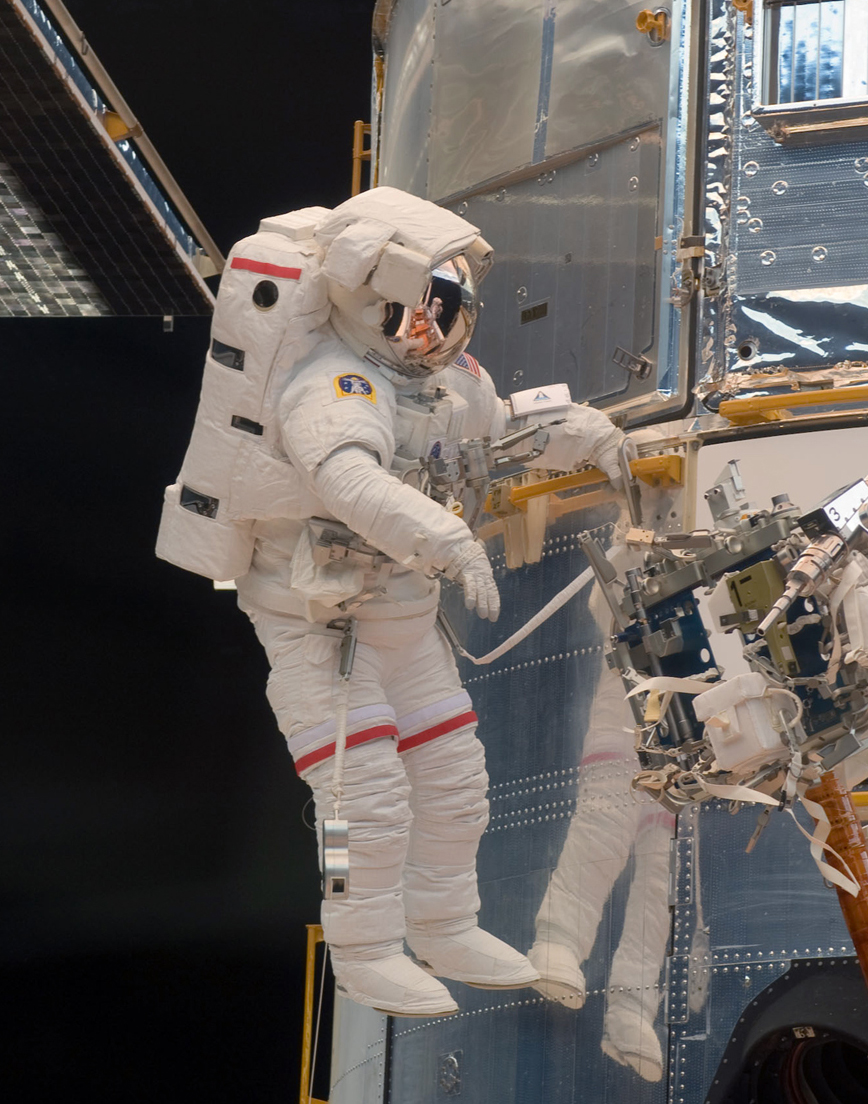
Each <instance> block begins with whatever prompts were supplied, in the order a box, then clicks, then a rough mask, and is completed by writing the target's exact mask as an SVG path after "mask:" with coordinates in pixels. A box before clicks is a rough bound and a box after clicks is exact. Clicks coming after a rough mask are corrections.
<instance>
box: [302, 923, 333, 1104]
mask: <svg viewBox="0 0 868 1104" xmlns="http://www.w3.org/2000/svg"><path fill="white" fill-rule="evenodd" d="M306 927H307V952H306V954H305V964H304V1022H303V1026H302V1031H301V1092H300V1094H299V1098H298V1099H299V1104H327V1101H324V1100H316V1099H314V1097H312V1096H311V1095H310V1091H311V1089H310V1082H311V1076H312V1073H313V1071H312V1070H311V1068H310V1065H311V1056H312V1053H313V994H314V975H315V972H316V945H317V943H322V942H323V932H322V927H321V926H320V925H319V924H307V925H306ZM323 969H325V963H323Z"/></svg>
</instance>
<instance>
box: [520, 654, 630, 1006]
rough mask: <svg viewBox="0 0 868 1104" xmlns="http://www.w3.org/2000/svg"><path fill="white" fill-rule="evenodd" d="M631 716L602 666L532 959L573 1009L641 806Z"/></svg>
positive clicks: (548, 988) (617, 684)
mask: <svg viewBox="0 0 868 1104" xmlns="http://www.w3.org/2000/svg"><path fill="white" fill-rule="evenodd" d="M632 740H633V737H632V717H631V715H630V712H629V707H628V706H626V704H625V702H624V689H623V686H622V684H621V680H620V678H619V677H618V675H617V674H616V673H615V672H613V671H610V670H609V669H608V668H603V670H602V671H601V673H600V676H599V680H598V683H597V691H596V694H595V696H594V704H593V708H592V710H591V715H590V717H589V719H588V729H587V733H586V736H585V743H584V747H583V752H582V760H581V764H580V775H579V788H578V794H577V799H576V812H575V815H574V816H573V819H572V821H571V822H570V827H569V829H568V832H567V838H566V840H565V842H564V847H563V850H562V851H561V855H560V858H559V859H558V864H557V867H556V869H555V870H554V872H553V874H552V877H551V881H550V882H549V885H548V888H547V890H546V893H545V896H544V897H543V900H542V904H541V905H540V908H539V912H538V913H537V920H536V939H535V941H534V945H533V947H532V948H531V950H530V951H529V953H528V957H529V958H530V960H531V962H532V963H533V964H534V966H535V967H536V968H537V969H538V970H539V972H540V975H541V978H542V980H541V981H540V983H539V984H538V985H537V986H536V988H537V989H538V990H539V991H540V992H541V993H542V994H543V995H544V996H546V997H549V998H550V999H551V1000H558V1001H561V1002H562V1003H564V1004H566V1005H567V1006H569V1007H571V1008H581V1007H582V1005H583V1004H584V1001H585V978H584V974H583V972H582V969H581V966H582V963H583V962H585V961H586V959H587V958H588V956H589V955H590V953H591V950H592V949H593V946H594V943H595V941H596V938H597V930H598V928H599V925H600V920H601V918H602V916H603V910H604V908H605V905H606V901H607V900H608V899H609V895H610V894H611V892H612V887H613V886H614V884H615V882H616V881H617V880H618V877H619V876H620V874H621V872H622V871H623V870H624V868H625V866H626V865H627V862H628V860H629V857H630V850H631V847H632V844H633V838H634V834H635V831H636V825H637V820H638V816H639V809H638V807H637V806H636V805H634V803H633V800H632V797H631V794H630V778H631V777H632V775H633V773H634V762H635V760H634V755H633V749H632Z"/></svg>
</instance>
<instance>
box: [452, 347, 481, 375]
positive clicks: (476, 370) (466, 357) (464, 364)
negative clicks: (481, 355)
mask: <svg viewBox="0 0 868 1104" xmlns="http://www.w3.org/2000/svg"><path fill="white" fill-rule="evenodd" d="M455 367H456V368H463V369H464V370H465V372H469V373H470V374H471V375H472V376H476V377H477V379H482V371H481V370H480V367H479V361H478V360H477V359H476V358H475V357H472V356H471V355H470V353H461V354H460V355H459V356H457V357H456V358H455Z"/></svg>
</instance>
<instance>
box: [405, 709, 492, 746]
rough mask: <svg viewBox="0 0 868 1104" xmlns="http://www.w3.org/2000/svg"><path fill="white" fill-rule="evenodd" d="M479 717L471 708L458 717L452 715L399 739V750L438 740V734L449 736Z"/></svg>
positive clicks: (474, 721) (474, 722)
mask: <svg viewBox="0 0 868 1104" xmlns="http://www.w3.org/2000/svg"><path fill="white" fill-rule="evenodd" d="M478 720H479V718H478V717H477V716H476V714H475V713H474V712H473V710H472V709H471V710H470V711H469V712H468V713H461V714H460V715H459V716H458V717H452V718H450V720H448V721H441V722H440V724H438V725H433V726H432V727H431V728H423V729H422V731H421V732H417V733H416V735H415V736H407V737H406V739H404V740H398V751H411V750H412V749H413V748H414V747H418V746H419V745H420V744H427V743H428V741H429V740H436V739H437V737H438V736H448V735H449V733H450V732H457V731H458V729H459V728H466V727H467V726H468V725H472V724H476V722H477V721H478Z"/></svg>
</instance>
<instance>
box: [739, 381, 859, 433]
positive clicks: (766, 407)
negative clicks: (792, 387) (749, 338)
mask: <svg viewBox="0 0 868 1104" xmlns="http://www.w3.org/2000/svg"><path fill="white" fill-rule="evenodd" d="M857 402H864V403H868V384H858V385H856V386H854V387H826V388H823V389H822V390H819V391H792V392H790V393H785V394H782V395H751V396H750V397H748V398H744V399H725V400H724V401H723V402H722V403H721V404H720V414H721V415H722V416H723V417H724V418H726V419H727V420H728V421H730V422H732V423H733V425H751V424H753V423H756V422H778V421H781V420H782V419H783V418H785V417H787V416H788V415H787V413H786V412H787V411H788V410H789V409H790V408H791V407H794V406H836V405H838V404H839V403H857Z"/></svg>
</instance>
